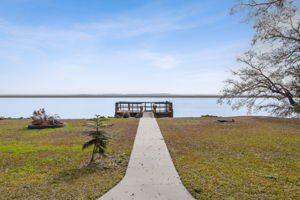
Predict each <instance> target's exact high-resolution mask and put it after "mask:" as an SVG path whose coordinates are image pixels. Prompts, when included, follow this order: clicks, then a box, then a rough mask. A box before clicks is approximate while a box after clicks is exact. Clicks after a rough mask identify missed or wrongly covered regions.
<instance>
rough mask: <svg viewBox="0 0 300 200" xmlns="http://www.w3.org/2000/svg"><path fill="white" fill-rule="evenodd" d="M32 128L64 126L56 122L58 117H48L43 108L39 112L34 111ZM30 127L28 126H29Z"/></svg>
mask: <svg viewBox="0 0 300 200" xmlns="http://www.w3.org/2000/svg"><path fill="white" fill-rule="evenodd" d="M31 118H32V123H31V124H32V126H33V127H34V126H41V127H46V128H47V126H64V125H65V124H64V123H63V122H60V121H58V118H59V116H58V115H53V116H51V115H48V114H47V113H46V111H45V109H44V108H41V109H39V110H35V111H34V112H33V114H32V117H31ZM29 127H30V126H29Z"/></svg>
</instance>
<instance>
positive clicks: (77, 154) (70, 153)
mask: <svg viewBox="0 0 300 200" xmlns="http://www.w3.org/2000/svg"><path fill="white" fill-rule="evenodd" d="M63 121H65V122H67V123H68V125H67V126H66V127H63V128H58V129H43V130H28V129H27V128H26V126H27V125H28V124H29V123H30V120H26V119H23V120H0V194H1V195H0V199H3V200H7V199H95V198H96V197H99V196H101V195H102V194H104V193H105V192H106V191H107V190H109V189H110V188H111V187H113V186H114V185H115V184H116V183H118V182H119V181H120V180H121V178H122V177H123V175H124V174H125V171H126V167H127V163H128V160H129V156H130V152H131V149H132V145H133V141H134V137H135V134H136V129H137V125H138V120H132V119H130V120H128V119H127V120H126V119H116V120H111V121H110V123H113V124H114V125H113V126H112V127H109V128H105V129H106V130H107V132H109V133H112V135H110V136H111V137H112V139H111V142H110V144H109V146H108V150H107V157H106V158H105V160H104V166H102V167H101V168H95V167H87V162H88V161H89V159H90V155H91V149H90V150H85V151H82V144H83V143H84V142H86V141H87V140H88V139H89V137H88V136H86V135H85V134H83V131H84V130H85V129H86V127H85V126H83V125H84V124H85V123H86V122H87V121H86V120H63Z"/></svg>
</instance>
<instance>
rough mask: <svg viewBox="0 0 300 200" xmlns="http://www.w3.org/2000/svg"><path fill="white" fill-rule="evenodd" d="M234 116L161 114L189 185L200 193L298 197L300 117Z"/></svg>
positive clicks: (175, 158)
mask: <svg viewBox="0 0 300 200" xmlns="http://www.w3.org/2000/svg"><path fill="white" fill-rule="evenodd" d="M230 119H231V118H230ZM234 119H235V122H234V123H224V124H221V123H216V120H217V118H177V119H160V120H158V122H159V125H160V128H161V131H162V133H163V135H164V138H165V140H166V143H167V146H168V148H169V151H170V153H171V156H172V159H173V162H174V163H175V166H176V168H177V170H178V172H179V174H180V176H181V179H182V181H183V183H184V185H185V186H186V187H187V189H188V190H189V191H190V192H191V193H192V194H193V196H195V197H196V198H197V199H231V200H232V199H299V197H300V119H279V118H268V117H236V118H234Z"/></svg>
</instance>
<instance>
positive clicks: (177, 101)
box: [0, 98, 268, 118]
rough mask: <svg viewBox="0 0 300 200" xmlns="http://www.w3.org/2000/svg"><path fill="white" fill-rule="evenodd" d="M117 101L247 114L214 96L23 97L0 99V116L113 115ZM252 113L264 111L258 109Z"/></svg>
mask: <svg viewBox="0 0 300 200" xmlns="http://www.w3.org/2000/svg"><path fill="white" fill-rule="evenodd" d="M117 101H143V102H144V101H171V102H173V106H174V117H199V116H201V115H206V114H209V115H217V116H241V115H243V116H244V115H248V114H247V110H246V109H245V108H243V109H241V110H238V111H236V110H235V111H232V110H231V108H230V106H228V105H226V104H223V105H219V104H217V99H216V98H209V99H208V98H207V99H206V98H45V99H43V98H24V99H14V98H8V99H0V116H5V117H29V116H31V114H32V112H33V110H36V109H39V108H45V109H46V111H47V112H48V113H50V114H58V115H59V116H60V117H61V118H91V117H93V116H94V115H95V114H101V115H104V116H113V115H114V111H115V102H117ZM252 115H268V114H267V113H264V112H260V113H254V114H252Z"/></svg>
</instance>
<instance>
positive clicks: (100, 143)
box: [82, 115, 111, 164]
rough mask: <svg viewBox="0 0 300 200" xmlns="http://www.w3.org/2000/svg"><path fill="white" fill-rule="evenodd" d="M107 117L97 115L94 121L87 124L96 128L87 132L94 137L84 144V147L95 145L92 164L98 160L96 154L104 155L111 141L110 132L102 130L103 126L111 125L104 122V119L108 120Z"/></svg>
mask: <svg viewBox="0 0 300 200" xmlns="http://www.w3.org/2000/svg"><path fill="white" fill-rule="evenodd" d="M106 120H107V119H106V118H102V117H101V116H100V115H96V117H95V118H94V119H92V120H91V121H93V122H94V123H88V124H87V126H88V127H91V128H93V129H94V130H91V131H88V132H87V134H88V135H89V136H91V137H92V139H91V140H89V141H87V142H86V143H84V144H83V145H82V149H83V150H84V149H86V148H88V147H91V146H94V147H93V151H92V157H91V160H90V164H91V163H94V162H95V160H96V155H98V156H99V157H101V156H104V154H105V150H106V146H107V144H108V142H109V139H110V138H109V137H108V136H107V134H108V133H106V132H105V131H103V130H101V128H104V127H107V126H111V125H108V124H104V123H103V121H106Z"/></svg>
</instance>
